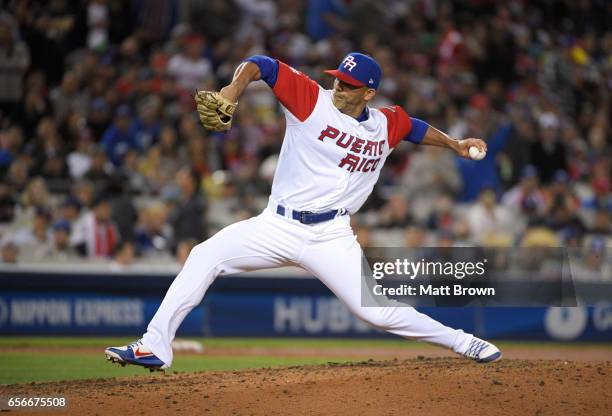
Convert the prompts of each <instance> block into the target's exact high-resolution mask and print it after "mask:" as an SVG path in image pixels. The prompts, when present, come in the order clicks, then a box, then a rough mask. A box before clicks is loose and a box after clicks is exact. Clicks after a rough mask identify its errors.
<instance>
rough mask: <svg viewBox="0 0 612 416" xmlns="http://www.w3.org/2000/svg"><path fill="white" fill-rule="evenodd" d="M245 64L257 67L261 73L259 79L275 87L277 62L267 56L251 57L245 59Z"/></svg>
mask: <svg viewBox="0 0 612 416" xmlns="http://www.w3.org/2000/svg"><path fill="white" fill-rule="evenodd" d="M245 61H246V62H252V63H254V64H255V65H257V66H258V67H259V72H261V79H262V80H263V81H264V82H265V83H266V84H268V85H269V86H270V88H274V85H276V78H277V77H278V61H276V59H272V58H270V57H269V56H264V55H253V56H250V57H248V58H247V59H245Z"/></svg>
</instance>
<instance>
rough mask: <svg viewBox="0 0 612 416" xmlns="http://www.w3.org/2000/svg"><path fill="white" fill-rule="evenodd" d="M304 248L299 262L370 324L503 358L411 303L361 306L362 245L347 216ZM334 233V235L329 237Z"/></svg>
mask: <svg viewBox="0 0 612 416" xmlns="http://www.w3.org/2000/svg"><path fill="white" fill-rule="evenodd" d="M333 221H334V223H335V224H334V225H333V227H332V228H331V229H330V228H327V229H326V232H325V233H321V234H320V236H318V238H314V239H313V240H312V243H311V244H309V245H308V246H307V248H306V249H305V250H304V251H303V252H302V255H301V256H300V259H299V260H300V264H301V265H302V266H303V267H304V268H305V269H307V270H309V271H310V272H312V273H313V274H314V275H315V276H316V277H318V278H319V279H320V280H321V281H322V282H323V283H324V284H325V285H326V286H327V287H328V288H329V289H330V290H331V291H332V292H333V293H334V294H335V295H336V296H337V297H338V298H339V299H340V300H342V301H343V302H344V303H345V304H346V305H347V306H348V307H349V309H350V310H351V311H352V312H353V313H355V314H356V315H357V316H358V317H359V318H360V319H362V320H363V321H366V322H368V323H369V324H371V325H373V326H375V327H377V328H380V329H383V330H385V331H387V332H390V333H392V334H395V335H399V336H401V337H404V338H409V339H415V340H421V341H426V342H429V343H432V344H436V345H440V346H443V347H446V348H449V349H451V350H453V351H454V352H456V353H458V354H462V355H464V356H466V357H468V358H472V359H474V360H475V361H478V362H491V361H496V360H498V359H500V358H501V352H500V351H499V350H498V349H497V348H496V347H495V346H494V345H493V344H491V343H489V342H486V341H483V340H481V339H479V338H477V337H475V336H473V335H472V334H468V333H465V332H463V331H462V330H460V329H453V328H450V327H448V326H445V325H443V324H441V323H440V322H438V321H436V320H434V319H432V318H430V317H429V316H427V315H425V314H422V313H420V312H418V311H417V310H416V309H414V308H412V307H409V306H405V307H404V306H401V307H363V306H361V304H362V303H361V284H362V282H361V247H360V246H359V243H358V242H357V241H356V238H355V236H354V235H353V231H352V230H351V228H350V226H349V223H348V217H344V218H336V219H335V220H333ZM330 235H334V238H330Z"/></svg>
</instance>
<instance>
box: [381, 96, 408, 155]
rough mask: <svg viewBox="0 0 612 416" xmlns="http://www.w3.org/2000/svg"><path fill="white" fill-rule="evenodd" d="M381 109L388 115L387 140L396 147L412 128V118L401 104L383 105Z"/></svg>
mask: <svg viewBox="0 0 612 416" xmlns="http://www.w3.org/2000/svg"><path fill="white" fill-rule="evenodd" d="M380 111H381V112H382V113H383V114H384V115H385V117H387V140H388V141H389V148H391V149H392V148H394V147H395V146H397V144H398V143H399V142H400V141H402V139H403V138H404V137H406V136H407V135H408V134H409V133H410V130H412V120H410V117H409V116H408V113H406V112H405V111H404V109H403V108H402V107H400V106H399V105H394V106H389V107H383V108H381V109H380Z"/></svg>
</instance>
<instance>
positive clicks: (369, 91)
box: [363, 88, 376, 102]
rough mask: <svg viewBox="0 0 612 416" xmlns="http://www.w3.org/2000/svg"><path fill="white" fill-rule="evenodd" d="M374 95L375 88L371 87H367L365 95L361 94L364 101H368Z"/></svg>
mask: <svg viewBox="0 0 612 416" xmlns="http://www.w3.org/2000/svg"><path fill="white" fill-rule="evenodd" d="M375 95H376V90H375V89H373V88H368V90H367V91H366V93H365V95H364V96H363V99H364V101H366V102H367V101H370V100H371V99H372V98H374V96H375Z"/></svg>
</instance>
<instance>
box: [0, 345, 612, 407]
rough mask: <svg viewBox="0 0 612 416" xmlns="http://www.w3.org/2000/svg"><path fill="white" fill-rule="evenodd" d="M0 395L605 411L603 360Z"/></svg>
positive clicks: (268, 375)
mask: <svg viewBox="0 0 612 416" xmlns="http://www.w3.org/2000/svg"><path fill="white" fill-rule="evenodd" d="M0 395H1V396H33V395H36V396H39V397H41V396H66V397H67V398H68V400H69V405H68V408H67V410H66V412H61V413H62V414H70V415H147V416H154V415H170V414H181V415H183V414H197V415H351V416H353V415H368V416H372V415H433V416H435V415H449V414H451V415H463V414H469V415H481V414H485V415H610V414H612V362H610V361H600V362H573V361H569V362H568V361H537V360H532V361H526V360H505V361H501V362H499V363H494V364H491V365H479V364H475V363H472V362H468V361H467V360H464V359H461V358H424V357H422V358H420V359H412V360H406V361H397V360H395V361H383V362H380V361H367V362H361V363H356V364H347V365H333V364H330V365H326V366H306V367H291V368H282V369H261V370H248V371H236V372H205V373H190V374H166V375H162V374H158V375H152V376H147V377H139V378H119V379H106V380H86V381H68V382H56V383H55V382H54V383H37V384H28V385H13V386H0ZM19 414H24V413H22V412H19ZM40 414H50V413H49V412H44V413H40ZM53 414H58V413H57V412H53Z"/></svg>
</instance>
